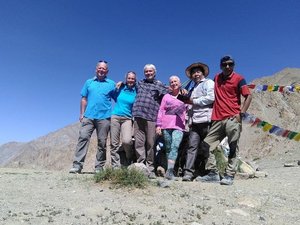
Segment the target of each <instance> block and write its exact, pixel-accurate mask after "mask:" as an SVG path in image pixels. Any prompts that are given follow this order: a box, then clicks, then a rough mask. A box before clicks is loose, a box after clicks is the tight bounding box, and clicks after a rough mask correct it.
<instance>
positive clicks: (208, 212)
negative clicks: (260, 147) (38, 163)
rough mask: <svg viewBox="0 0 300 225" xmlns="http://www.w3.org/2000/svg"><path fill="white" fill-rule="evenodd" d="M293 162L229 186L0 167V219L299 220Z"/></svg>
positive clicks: (61, 221)
mask: <svg viewBox="0 0 300 225" xmlns="http://www.w3.org/2000/svg"><path fill="white" fill-rule="evenodd" d="M299 169H300V167H299V166H294V167H283V165H276V164H274V163H267V162H264V172H266V173H267V174H268V176H267V177H262V178H253V179H247V180H243V179H236V180H235V183H234V185H232V186H222V185H219V184H202V183H197V182H188V183H186V182H182V181H175V182H173V183H172V184H171V186H170V187H169V188H161V187H159V186H158V185H157V183H158V180H153V181H151V184H150V185H149V186H148V187H147V188H146V189H124V188H123V189H115V188H113V187H111V186H110V184H109V183H95V182H94V180H93V174H68V173H67V172H65V171H63V172H58V171H38V170H25V169H16V168H0V205H1V209H0V224H13V225H16V224H60V225H61V224H74V225H75V224H78V225H79V224H153V225H158V224H192V225H197V224H203V225H204V224H205V225H206V224H214V225H218V224H222V225H227V224H228V225H229V224H230V225H233V224H238V225H241V224H278V225H282V224H299V221H300V207H299V205H300V189H299V184H300V179H299Z"/></svg>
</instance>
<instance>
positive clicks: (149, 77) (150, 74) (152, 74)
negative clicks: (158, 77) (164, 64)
mask: <svg viewBox="0 0 300 225" xmlns="http://www.w3.org/2000/svg"><path fill="white" fill-rule="evenodd" d="M144 74H145V77H146V79H147V80H149V81H151V80H153V79H154V77H155V70H154V69H153V68H151V67H146V68H145V70H144Z"/></svg>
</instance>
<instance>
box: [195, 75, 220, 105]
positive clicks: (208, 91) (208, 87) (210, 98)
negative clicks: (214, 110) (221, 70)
mask: <svg viewBox="0 0 300 225" xmlns="http://www.w3.org/2000/svg"><path fill="white" fill-rule="evenodd" d="M204 82H205V83H203V88H202V91H200V92H199V95H198V93H197V91H199V89H198V88H195V89H194V91H196V95H195V97H192V98H191V99H190V101H191V104H193V105H199V106H207V105H211V104H212V103H213V102H214V101H215V90H214V85H215V82H214V81H212V80H210V79H208V80H206V81H204ZM192 96H193V94H192Z"/></svg>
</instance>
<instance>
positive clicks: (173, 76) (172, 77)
mask: <svg viewBox="0 0 300 225" xmlns="http://www.w3.org/2000/svg"><path fill="white" fill-rule="evenodd" d="M174 78H175V79H177V80H178V81H179V83H181V81H180V78H179V77H178V76H176V75H172V76H170V78H169V82H170V81H171V80H172V79H174Z"/></svg>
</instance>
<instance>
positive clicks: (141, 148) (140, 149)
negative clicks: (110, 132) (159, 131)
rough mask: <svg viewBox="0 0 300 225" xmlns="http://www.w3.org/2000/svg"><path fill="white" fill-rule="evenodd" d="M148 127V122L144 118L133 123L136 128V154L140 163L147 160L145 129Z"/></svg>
mask: <svg viewBox="0 0 300 225" xmlns="http://www.w3.org/2000/svg"><path fill="white" fill-rule="evenodd" d="M146 126H147V122H146V120H144V119H142V118H135V121H134V123H133V127H134V138H135V143H134V144H135V154H136V159H137V162H138V163H145V160H146V150H145V142H146V134H145V129H146Z"/></svg>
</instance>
